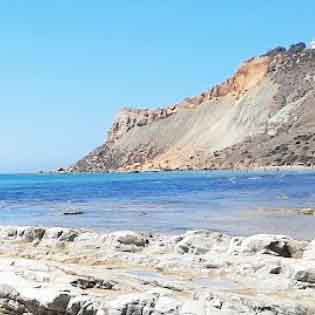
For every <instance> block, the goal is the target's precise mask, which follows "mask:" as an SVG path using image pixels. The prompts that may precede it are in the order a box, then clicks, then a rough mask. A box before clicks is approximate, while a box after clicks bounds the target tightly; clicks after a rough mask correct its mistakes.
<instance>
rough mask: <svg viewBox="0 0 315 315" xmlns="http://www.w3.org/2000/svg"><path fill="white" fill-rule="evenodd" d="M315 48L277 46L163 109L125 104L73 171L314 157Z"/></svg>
mask: <svg viewBox="0 0 315 315" xmlns="http://www.w3.org/2000/svg"><path fill="white" fill-rule="evenodd" d="M314 87H315V50H311V49H306V46H305V44H304V43H299V44H296V45H292V46H291V47H290V48H289V49H288V50H287V49H285V48H283V47H278V48H276V49H273V50H271V51H269V52H268V53H266V54H265V55H263V56H260V57H256V58H253V59H250V60H248V61H246V62H245V63H244V64H243V65H241V67H240V69H239V70H238V71H237V72H236V74H235V75H234V76H233V77H232V78H230V79H228V80H227V81H226V82H224V83H222V84H220V85H217V86H215V87H213V88H211V89H210V90H208V91H205V92H203V93H201V94H200V95H199V96H196V97H191V98H186V99H185V100H184V101H182V102H180V103H178V104H174V105H172V106H169V107H168V108H164V109H157V110H151V109H145V110H140V109H128V108H126V109H124V110H122V111H121V112H120V113H119V115H118V118H117V120H116V121H115V122H114V124H113V127H112V129H111V130H110V132H109V134H108V138H107V141H106V142H105V144H104V145H101V146H100V147H99V148H97V149H96V150H94V151H93V152H91V153H90V154H89V155H88V156H86V157H85V158H83V159H82V160H80V161H79V162H77V163H76V164H74V165H73V166H72V167H70V168H69V169H68V171H73V172H84V171H88V172H90V171H92V172H98V171H100V172H103V171H135V170H185V169H226V168H254V167H268V166H296V165H303V166H312V165H314V164H315V111H314V105H315V89H314Z"/></svg>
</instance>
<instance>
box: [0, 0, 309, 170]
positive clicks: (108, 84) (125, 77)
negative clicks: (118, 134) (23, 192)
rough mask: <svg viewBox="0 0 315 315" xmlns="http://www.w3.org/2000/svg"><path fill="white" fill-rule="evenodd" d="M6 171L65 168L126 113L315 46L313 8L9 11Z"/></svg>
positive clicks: (120, 5)
mask: <svg viewBox="0 0 315 315" xmlns="http://www.w3.org/2000/svg"><path fill="white" fill-rule="evenodd" d="M0 15H1V16H0V17H1V18H0V40H1V46H0V47H1V49H0V64H1V71H0V108H1V111H0V115H1V116H0V117H1V121H0V144H1V149H0V172H20V171H36V170H39V169H51V168H56V167H58V166H67V165H69V164H71V163H72V162H74V161H76V160H77V159H79V158H81V157H82V155H84V154H86V153H88V151H90V150H91V149H93V148H94V147H95V146H96V145H99V144H101V143H102V142H103V141H104V139H105V135H106V132H107V130H108V128H109V127H110V126H111V124H112V121H113V119H114V117H115V115H116V113H117V112H118V110H119V109H120V108H121V107H123V106H135V107H155V106H163V105H167V104H172V103H174V102H176V101H178V100H181V99H182V98H184V97H186V96H191V95H195V94H198V93H200V92H201V91H203V90H205V89H207V88H208V87H209V86H211V85H213V84H215V83H218V82H220V81H222V80H224V79H226V78H227V77H228V76H229V75H230V74H232V73H233V72H234V71H235V70H236V69H237V67H238V66H239V64H240V63H241V62H242V61H244V60H245V59H247V58H249V57H252V56H255V55H257V54H261V53H263V52H265V51H266V50H268V49H270V48H273V47H275V46H278V45H284V46H287V45H289V44H291V43H294V42H297V41H307V42H308V41H310V40H311V38H312V37H313V36H315V1H311V0H303V1H293V0H278V1H271V0H265V1H252V0H237V1H232V0H221V1H217V0H216V1H211V0H208V1H206V0H205V1H198V0H195V1H192V0H191V1H188V0H186V1H185V0H157V1H145V0H142V1H141V0H126V1H119V0H117V1H116V0H115V1H114V0H112V1H107V0H90V1H87V0H73V1H71V0H50V1H42V0H1V1H0Z"/></svg>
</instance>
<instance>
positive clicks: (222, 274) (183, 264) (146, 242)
mask: <svg viewBox="0 0 315 315" xmlns="http://www.w3.org/2000/svg"><path fill="white" fill-rule="evenodd" d="M0 244H1V245H0V313H1V311H2V310H6V311H7V312H9V314H12V315H13V314H26V313H28V314H32V315H35V314H38V313H40V314H43V315H46V314H47V315H48V314H49V315H59V314H64V315H78V314H80V315H91V314H92V315H104V314H115V315H126V314H156V315H170V314H176V315H184V314H187V313H193V314H197V315H206V314H216V315H227V314H228V315H236V314H240V313H242V314H246V315H254V314H259V315H267V314H268V315H269V314H284V315H296V314H299V315H307V314H310V313H314V311H315V301H314V298H313V297H314V293H315V286H314V282H313V279H314V277H315V271H314V270H315V241H314V240H313V241H298V240H294V239H292V238H291V237H289V236H283V235H271V234H257V235H252V236H248V237H241V236H233V237H232V236H230V235H227V234H224V233H218V232H210V231H206V230H197V231H189V232H186V233H183V234H178V235H175V236H168V235H163V234H158V233H157V234H155V233H153V234H152V233H138V232H132V231H118V232H111V233H95V232H93V231H88V230H78V229H70V228H69V229H67V228H59V227H54V228H45V227H32V226H29V227H22V226H21V227H14V226H10V227H8V226H0ZM279 291H281V292H282V294H281V295H279ZM206 309H207V313H205V310H206ZM266 309H267V310H268V312H267V313H266Z"/></svg>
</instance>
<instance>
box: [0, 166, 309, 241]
mask: <svg viewBox="0 0 315 315" xmlns="http://www.w3.org/2000/svg"><path fill="white" fill-rule="evenodd" d="M299 208H315V172H309V171H299V172H293V171H289V172H285V171H279V172H276V171H270V172H267V171H259V172H237V171H205V172H203V171H199V172H158V173H149V172H147V173H128V174H127V173H121V174H115V173H110V174H69V175H57V174H3V175H0V225H42V226H63V227H71V228H82V229H91V230H97V231H102V232H106V231H117V230H135V231H143V232H159V233H170V234H180V233H184V232H185V231H187V230H198V229H207V230H211V231H219V232H224V233H228V234H231V235H251V234H256V233H276V234H284V235H289V236H292V237H294V238H298V239H314V238H315V216H313V215H300V214H297V213H296V212H295V209H299ZM290 209H291V210H293V211H287V210H290ZM69 212H70V213H73V212H79V213H80V214H78V215H65V214H66V213H69Z"/></svg>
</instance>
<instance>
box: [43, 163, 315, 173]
mask: <svg viewBox="0 0 315 315" xmlns="http://www.w3.org/2000/svg"><path fill="white" fill-rule="evenodd" d="M278 171H279V172H281V171H285V172H299V171H301V172H313V171H314V172H315V165H313V166H302V165H294V166H259V167H247V168H246V167H240V168H215V169H134V170H119V169H118V170H108V171H91V172H79V171H58V170H56V171H47V172H46V171H39V172H37V173H38V174H43V175H54V174H60V175H71V174H74V175H75V174H103V175H104V174H139V173H140V174H145V173H168V172H170V173H174V172H178V173H185V172H244V173H248V172H278Z"/></svg>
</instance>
